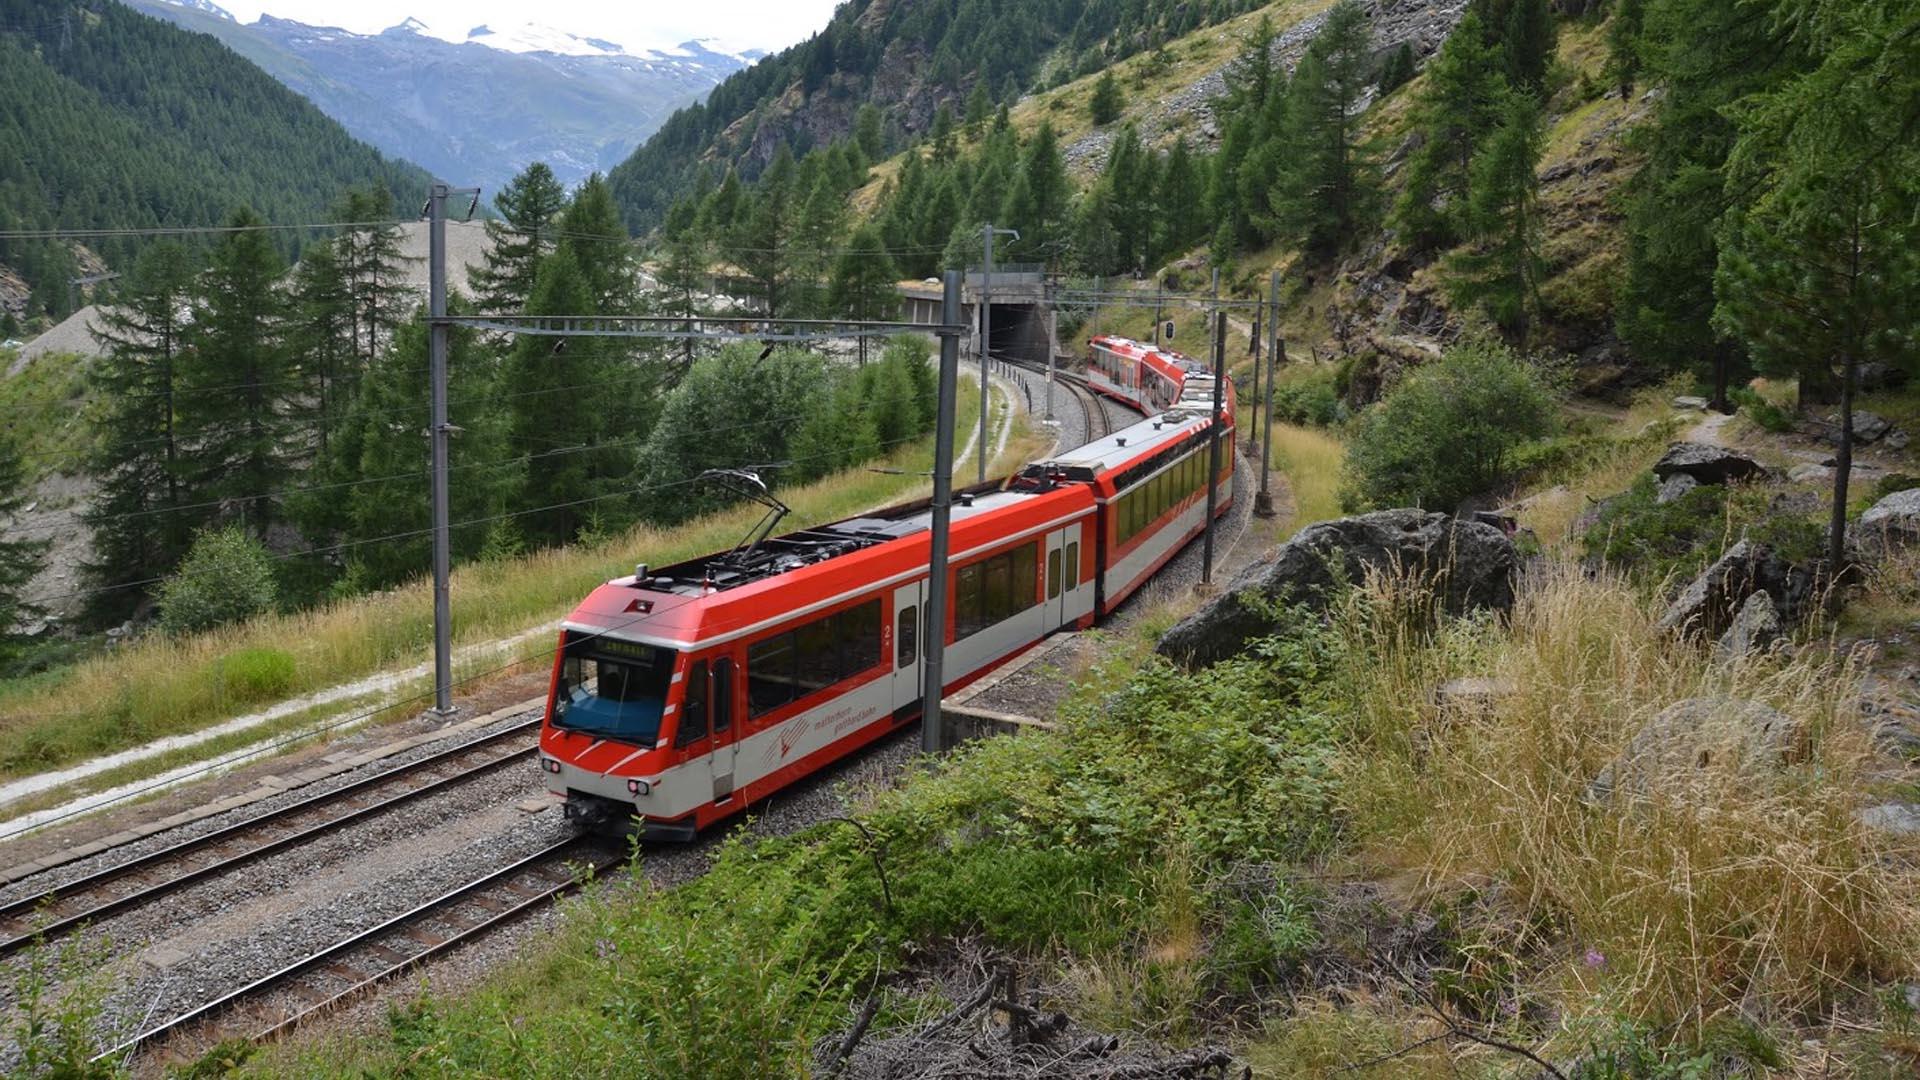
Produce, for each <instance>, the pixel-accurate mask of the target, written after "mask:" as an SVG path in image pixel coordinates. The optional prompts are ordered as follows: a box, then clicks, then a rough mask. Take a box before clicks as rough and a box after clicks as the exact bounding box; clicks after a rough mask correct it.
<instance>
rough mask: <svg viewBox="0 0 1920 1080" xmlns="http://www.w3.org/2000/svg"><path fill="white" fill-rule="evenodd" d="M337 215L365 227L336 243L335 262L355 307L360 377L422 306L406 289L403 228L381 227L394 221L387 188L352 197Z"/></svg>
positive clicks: (348, 232) (349, 231)
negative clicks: (411, 313) (409, 313)
mask: <svg viewBox="0 0 1920 1080" xmlns="http://www.w3.org/2000/svg"><path fill="white" fill-rule="evenodd" d="M336 212H337V213H339V214H340V216H341V220H342V221H352V222H361V223H365V224H360V225H358V226H356V227H355V228H351V229H347V230H346V231H344V232H342V233H341V234H340V236H339V237H338V238H337V239H336V240H335V241H334V259H335V262H336V263H337V264H338V266H339V272H340V279H341V281H342V283H343V284H344V285H345V287H346V292H347V297H348V300H349V302H350V305H351V306H350V307H349V309H348V310H349V312H350V319H351V324H352V329H353V354H352V355H353V368H354V371H355V372H358V371H360V370H364V369H365V368H366V366H367V365H368V364H371V363H372V362H373V358H374V357H375V356H378V355H379V353H380V350H381V349H382V348H384V347H385V345H386V343H387V342H389V341H391V340H392V339H393V332H394V330H395V329H396V328H398V327H399V325H400V322H401V319H402V318H403V317H404V316H405V313H406V312H407V311H409V310H411V309H412V307H413V306H414V304H415V303H417V302H418V301H417V298H416V297H415V296H413V295H412V290H410V289H408V288H407V287H406V266H405V260H404V259H403V258H402V257H401V255H400V228H399V226H397V225H383V224H379V223H380V222H384V221H388V220H389V219H391V218H392V217H393V196H392V195H391V194H390V193H388V191H387V190H386V189H385V188H369V189H367V190H365V191H350V192H348V193H347V195H346V197H345V198H344V199H342V200H341V203H340V206H339V207H338V209H337V211H336Z"/></svg>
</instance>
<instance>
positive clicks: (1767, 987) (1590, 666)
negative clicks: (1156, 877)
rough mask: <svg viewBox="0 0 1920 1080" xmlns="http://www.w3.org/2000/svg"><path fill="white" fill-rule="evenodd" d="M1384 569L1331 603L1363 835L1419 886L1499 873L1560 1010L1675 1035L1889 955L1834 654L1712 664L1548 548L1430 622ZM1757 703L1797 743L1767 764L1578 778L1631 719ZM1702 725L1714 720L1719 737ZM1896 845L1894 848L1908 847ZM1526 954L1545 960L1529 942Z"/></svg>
mask: <svg viewBox="0 0 1920 1080" xmlns="http://www.w3.org/2000/svg"><path fill="white" fill-rule="evenodd" d="M1423 595H1424V594H1419V593H1416V592H1415V591H1414V590H1412V589H1409V588H1407V587H1405V586H1404V585H1402V584H1400V583H1396V582H1376V583H1374V585H1373V586H1372V587H1371V588H1370V589H1369V590H1366V591H1362V592H1357V593H1356V594H1355V597H1354V599H1352V600H1351V601H1350V602H1349V603H1348V604H1347V605H1346V607H1345V608H1344V609H1343V610H1342V611H1341V612H1340V613H1339V614H1338V617H1337V623H1338V625H1339V627H1340V629H1341V631H1342V633H1343V634H1344V636H1345V637H1346V639H1347V641H1348V649H1347V656H1348V663H1347V670H1346V672H1345V673H1344V675H1343V676H1342V682H1343V693H1344V695H1345V696H1346V698H1347V699H1348V703H1349V705H1350V715H1351V717H1352V720H1353V724H1354V728H1353V733H1352V734H1353V738H1354V744H1355V751H1356V752H1355V753H1354V755H1353V756H1352V758H1351V761H1352V765H1351V771H1352V773H1353V774H1354V775H1352V776H1351V777H1350V778H1349V781H1350V782H1348V783H1346V784H1345V785H1343V790H1344V791H1345V792H1347V793H1348V798H1349V800H1350V810H1351V812H1352V814H1353V820H1354V823H1355V825H1356V828H1357V831H1358V833H1359V835H1360V837H1361V839H1362V845H1363V848H1364V850H1366V851H1367V852H1368V854H1369V856H1370V857H1371V859H1373V860H1376V861H1377V862H1378V863H1380V864H1381V865H1383V866H1385V867H1389V868H1398V869H1399V870H1401V871H1403V872H1404V873H1405V875H1406V877H1407V878H1408V879H1410V880H1411V881H1413V882H1414V883H1415V888H1416V891H1418V892H1420V893H1422V894H1424V895H1425V897H1426V898H1429V899H1430V898H1431V897H1432V896H1433V895H1435V894H1445V893H1448V892H1451V891H1458V890H1462V889H1465V888H1467V887H1469V886H1472V887H1484V886H1486V885H1488V884H1489V883H1495V882H1497V883H1500V884H1499V886H1498V888H1500V889H1502V890H1503V891H1504V895H1505V897H1506V898H1507V901H1508V903H1509V904H1510V905H1511V907H1512V908H1515V909H1517V912H1515V915H1516V918H1515V921H1514V922H1513V923H1512V924H1511V925H1512V926H1522V927H1528V928H1532V931H1528V932H1525V933H1519V934H1516V933H1514V932H1511V931H1509V930H1503V929H1500V928H1488V930H1487V934H1488V937H1489V941H1488V943H1487V946H1486V947H1487V948H1489V949H1493V950H1496V951H1499V950H1503V949H1504V950H1508V951H1509V952H1508V955H1514V954H1517V953H1521V952H1526V951H1528V946H1526V945H1525V944H1524V943H1523V942H1522V940H1521V939H1522V938H1524V937H1526V936H1528V934H1530V933H1532V932H1533V931H1537V930H1539V929H1541V928H1546V930H1547V934H1546V936H1545V939H1544V940H1548V941H1550V942H1551V944H1550V945H1547V946H1545V947H1544V948H1543V947H1541V946H1540V945H1539V944H1538V943H1539V942H1540V941H1541V940H1543V939H1542V938H1540V937H1535V938H1533V941H1534V945H1533V946H1532V951H1533V952H1534V953H1535V954H1536V955H1533V956H1531V957H1527V958H1525V959H1524V960H1521V961H1518V962H1522V963H1527V964H1531V965H1534V966H1544V967H1545V968H1546V969H1547V971H1546V972H1544V973H1543V975H1542V976H1541V977H1540V978H1538V979H1536V980H1535V985H1536V986H1540V987H1547V988H1549V989H1548V990H1546V991H1545V992H1546V993H1549V994H1552V995H1557V996H1558V998H1559V999H1560V1000H1559V1001H1558V1002H1557V1004H1558V1005H1559V1006H1560V1009H1561V1014H1562V1015H1563V1016H1566V1017H1568V1018H1569V1022H1570V1023H1571V1022H1575V1021H1577V1020H1578V1019H1579V1018H1581V1017H1582V1016H1586V1017H1590V1018H1593V1019H1594V1020H1595V1021H1596V1022H1602V1021H1605V1020H1610V1019H1614V1018H1626V1019H1633V1020H1643V1021H1648V1022H1652V1023H1656V1024H1661V1025H1672V1026H1673V1030H1675V1031H1676V1032H1677V1033H1679V1034H1681V1035H1684V1036H1686V1037H1689V1038H1697V1037H1698V1036H1699V1034H1700V1031H1701V1030H1702V1028H1703V1027H1704V1025H1706V1024H1707V1023H1708V1022H1709V1021H1710V1020H1712V1019H1713V1018H1715V1017H1717V1016H1720V1015H1722V1014H1728V1013H1737V1015H1740V1016H1744V1017H1750V1018H1753V1019H1754V1020H1756V1021H1759V1022H1763V1023H1764V1022H1768V1021H1772V1020H1778V1019H1782V1018H1785V1017H1789V1016H1791V1015H1793V1014H1795V1013H1797V1012H1799V1011H1800V1010H1804V1009H1808V1008H1810V1007H1812V1006H1815V1005H1816V1004H1818V1003H1820V1002H1823V1001H1825V1000H1828V999H1830V998H1832V997H1834V996H1835V995H1837V994H1839V993H1841V992H1843V991H1844V990H1845V989H1847V988H1848V987H1851V986H1855V985H1857V984H1858V983H1860V982H1863V981H1865V980H1866V979H1868V978H1871V977H1876V976H1886V975H1889V974H1891V973H1895V972H1905V971H1906V970H1907V969H1908V968H1909V967H1910V965H1911V962H1912V961H1911V957H1912V956H1913V948H1914V946H1915V945H1916V944H1920V937H1916V927H1917V926H1920V922H1917V921H1916V915H1917V911H1916V896H1920V893H1916V892H1915V886H1916V885H1917V884H1920V881H1917V880H1916V878H1915V875H1914V873H1913V871H1912V869H1911V866H1910V864H1909V863H1907V862H1905V861H1900V860H1896V859H1894V858H1893V857H1892V855H1893V854H1894V853H1892V852H1890V851H1889V850H1888V849H1887V846H1886V845H1887V844H1888V841H1887V840H1886V839H1885V838H1884V837H1882V836H1880V835H1878V834H1875V833H1873V832H1871V831H1870V830H1868V829H1867V828H1866V827H1865V826H1864V825H1863V824H1862V823H1861V822H1860V821H1859V819H1858V818H1857V817H1856V813H1855V812H1856V810H1857V808H1858V807H1859V806H1861V805H1863V804H1864V802H1865V800H1866V798H1867V794H1868V793H1867V791H1866V771H1865V763H1866V760H1867V756H1868V754H1869V748H1868V747H1867V745H1866V743H1865V739H1864V736H1863V735H1862V733H1861V732H1860V730H1859V728H1858V726H1857V725H1856V724H1855V723H1854V721H1853V719H1852V716H1853V713H1854V710H1855V708H1856V704H1855V695H1856V679H1855V673H1854V672H1853V670H1852V668H1851V666H1850V664H1849V662H1848V661H1847V660H1846V659H1844V658H1841V657H1837V656H1835V655H1832V654H1830V653H1826V652H1822V651H1820V650H1818V649H1807V650H1804V651H1803V652H1801V653H1800V654H1799V655H1797V656H1795V657H1793V658H1780V657H1769V658H1761V659H1742V660H1735V661H1725V660H1721V659H1716V658H1714V657H1713V656H1711V655H1710V654H1709V653H1708V652H1707V651H1706V650H1702V649H1696V648H1691V647H1678V646H1676V645H1675V644H1674V643H1673V642H1672V641H1671V640H1670V639H1668V638H1666V637H1665V636H1664V635H1662V634H1660V633H1658V632H1656V631H1655V629H1654V626H1653V620H1652V618H1651V617H1650V616H1649V614H1648V613H1647V611H1646V610H1645V608H1644V606H1643V604H1642V603H1641V602H1640V601H1639V599H1638V598H1637V596H1636V593H1635V592H1634V590H1633V589H1632V588H1630V587H1628V586H1627V585H1626V584H1625V583H1623V582H1621V581H1617V580H1612V579H1608V578H1604V577H1602V578H1594V577H1590V576H1587V575H1585V574H1583V573H1581V572H1580V571H1579V569H1578V568H1577V567H1575V566H1573V565H1572V564H1570V563H1564V562H1563V563H1558V564H1555V565H1553V566H1552V567H1551V568H1549V569H1548V570H1546V571H1543V572H1542V573H1541V574H1540V575H1539V576H1538V577H1537V579H1536V580H1534V581H1533V582H1532V583H1531V584H1530V587H1529V588H1528V589H1527V590H1525V592H1524V593H1523V595H1522V596H1521V598H1520V600H1519V603H1518V606H1517V607H1516V608H1515V610H1514V611H1513V613H1512V616H1511V620H1510V622H1508V623H1507V624H1506V625H1500V624H1499V623H1497V622H1496V621H1494V620H1491V619H1485V620H1478V621H1467V622H1461V623H1452V624H1445V625H1442V626H1440V627H1439V628H1437V629H1436V628H1435V623H1434V622H1432V621H1431V620H1430V619H1428V618H1427V617H1426V613H1425V611H1424V610H1423V607H1422V605H1423V604H1424V603H1425V602H1426V601H1425V600H1423V599H1422V598H1421V597H1422V596H1423ZM1463 675H1480V676H1491V677H1493V678H1495V679H1497V680H1500V686H1501V691H1502V692H1501V693H1500V694H1498V695H1497V696H1496V697H1495V698H1494V699H1493V700H1492V702H1491V703H1490V704H1489V705H1488V706H1487V707H1485V708H1484V709H1456V710H1451V711H1450V712H1449V713H1448V714H1446V715H1442V714H1440V713H1439V712H1438V711H1437V710H1436V709H1435V707H1434V706H1433V705H1432V704H1431V702H1432V701H1433V688H1434V687H1435V686H1436V685H1437V684H1439V683H1440V682H1442V681H1443V680H1446V679H1449V678H1452V677H1456V676H1463ZM1692 697H1712V698H1740V699H1751V700H1755V701H1759V702H1764V703H1766V704H1768V705H1771V706H1773V707H1774V708H1777V709H1779V710H1781V711H1782V712H1783V713H1785V714H1786V715H1787V716H1788V717H1790V718H1791V719H1792V720H1793V721H1794V724H1795V726H1796V729H1797V731H1798V732H1799V735H1800V738H1801V740H1802V742H1801V744H1800V750H1801V752H1800V753H1799V755H1798V756H1797V757H1796V758H1795V759H1794V760H1793V762H1792V763H1790V764H1788V765H1785V766H1783V767H1780V768H1754V767H1751V766H1749V767H1744V768H1743V767H1741V766H1739V765H1736V764H1733V763H1732V761H1733V760H1735V759H1733V758H1721V759H1714V760H1713V761H1711V762H1710V763H1709V764H1708V765H1707V766H1706V767H1702V768H1697V769H1685V768H1681V769H1677V770H1675V771H1673V772H1671V773H1668V774H1667V775H1663V776H1660V777H1657V778H1655V779H1653V780H1652V781H1650V783H1649V784H1648V786H1647V790H1646V791H1645V792H1644V794H1643V795H1642V796H1640V797H1628V796H1616V800H1615V801H1613V802H1595V801H1593V800H1591V799H1590V798H1589V795H1588V785H1589V783H1590V782H1591V780H1592V779H1593V777H1594V776H1595V774H1596V773H1598V772H1599V770H1600V769H1601V768H1602V767H1603V766H1604V765H1605V764H1607V763H1608V761H1609V760H1611V759H1612V758H1613V756H1614V755H1615V754H1617V753H1618V752H1619V751H1620V750H1621V749H1622V747H1623V746H1625V745H1626V743H1627V741H1628V740H1629V739H1630V738H1631V737H1632V736H1633V735H1634V733H1635V732H1636V731H1637V730H1638V729H1639V727H1640V726H1641V725H1642V724H1643V723H1644V722H1646V721H1647V720H1648V719H1649V718H1650V717H1652V716H1654V715H1655V714H1657V713H1658V712H1659V711H1660V710H1662V709H1664V708H1665V707H1667V706H1668V705H1670V704H1672V703H1674V702H1676V701H1678V700H1681V699H1685V698H1692ZM1718 737H1721V738H1728V737H1732V733H1730V732H1720V733H1718ZM1909 854H1910V853H1909ZM1541 952H1544V953H1545V955H1544V956H1542V955H1538V954H1539V953H1541Z"/></svg>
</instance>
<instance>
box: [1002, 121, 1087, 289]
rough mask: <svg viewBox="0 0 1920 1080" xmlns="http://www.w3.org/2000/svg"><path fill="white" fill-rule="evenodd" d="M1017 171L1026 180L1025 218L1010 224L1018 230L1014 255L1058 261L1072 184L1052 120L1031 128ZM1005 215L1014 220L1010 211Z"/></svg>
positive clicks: (1070, 214) (1068, 218) (1062, 249)
mask: <svg viewBox="0 0 1920 1080" xmlns="http://www.w3.org/2000/svg"><path fill="white" fill-rule="evenodd" d="M1020 173H1021V179H1022V180H1024V181H1025V182H1026V195H1025V204H1026V205H1025V220H1024V221H1015V222H1014V224H1013V225H1012V227H1013V228H1016V229H1019V230H1020V240H1019V241H1018V243H1017V244H1016V245H1015V246H1014V248H1013V251H1014V252H1016V253H1017V254H1016V256H1015V257H1016V258H1021V259H1026V260H1029V261H1033V262H1042V263H1053V262H1057V261H1059V260H1060V258H1061V257H1062V256H1063V255H1064V254H1065V253H1066V241H1067V236H1066V233H1067V229H1068V227H1069V226H1070V225H1071V223H1072V220H1073V185H1072V182H1071V181H1070V180H1068V179H1067V162H1066V158H1065V157H1063V156H1062V155H1061V153H1060V137H1059V136H1058V135H1056V134H1055V133H1054V130H1053V124H1051V123H1049V122H1046V121H1042V122H1041V124H1040V130H1038V131H1036V132H1034V135H1033V139H1032V140H1031V141H1029V142H1028V143H1027V147H1026V150H1025V152H1024V154H1023V156H1022V158H1021V162H1020ZM1006 217H1007V218H1008V220H1009V221H1013V215H1011V214H1008V215H1006Z"/></svg>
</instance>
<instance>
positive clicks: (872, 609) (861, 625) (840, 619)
mask: <svg viewBox="0 0 1920 1080" xmlns="http://www.w3.org/2000/svg"><path fill="white" fill-rule="evenodd" d="M833 625H834V629H835V633H836V636H837V637H838V638H839V640H840V678H842V679H850V678H852V677H853V676H855V675H858V674H860V673H861V672H863V671H865V670H867V669H868V668H870V667H872V666H873V665H874V664H876V663H879V662H880V601H878V600H869V601H867V602H866V603H864V604H861V605H860V606H859V607H851V608H848V609H847V610H845V611H843V612H841V613H840V614H838V615H835V616H834V617H833Z"/></svg>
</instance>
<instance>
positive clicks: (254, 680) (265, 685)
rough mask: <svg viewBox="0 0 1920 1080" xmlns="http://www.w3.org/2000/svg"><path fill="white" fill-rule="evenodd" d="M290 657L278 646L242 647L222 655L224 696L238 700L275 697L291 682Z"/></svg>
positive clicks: (221, 674)
mask: <svg viewBox="0 0 1920 1080" xmlns="http://www.w3.org/2000/svg"><path fill="white" fill-rule="evenodd" d="M294 671H295V665H294V662H293V656H292V655H291V654H289V653H285V652H282V651H280V650H279V649H267V648H253V649H241V650H239V651H238V652H233V653H229V654H227V655H226V656H224V657H222V658H221V660H220V665H219V672H220V682H221V685H222V686H224V687H225V688H226V692H227V696H228V697H230V698H234V699H237V700H240V701H264V700H267V699H269V698H273V697H278V696H279V695H280V694H282V693H285V692H286V690H287V689H288V688H289V687H291V686H292V685H293V677H294Z"/></svg>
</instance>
